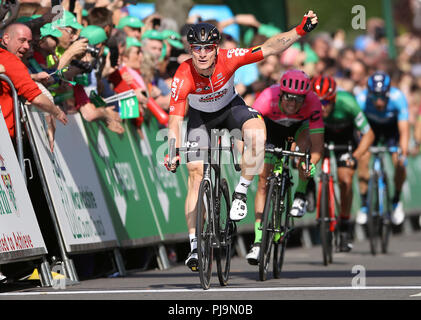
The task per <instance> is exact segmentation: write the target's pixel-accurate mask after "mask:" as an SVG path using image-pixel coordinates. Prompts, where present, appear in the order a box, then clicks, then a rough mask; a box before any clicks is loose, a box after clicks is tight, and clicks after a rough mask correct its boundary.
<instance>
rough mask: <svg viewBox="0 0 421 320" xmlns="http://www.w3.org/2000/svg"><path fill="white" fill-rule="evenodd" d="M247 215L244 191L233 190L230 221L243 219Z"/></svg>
mask: <svg viewBox="0 0 421 320" xmlns="http://www.w3.org/2000/svg"><path fill="white" fill-rule="evenodd" d="M246 216H247V196H246V195H245V194H244V193H238V192H234V194H233V195H232V204H231V210H230V219H231V220H232V221H236V222H237V221H240V220H243V219H244V218H245V217H246Z"/></svg>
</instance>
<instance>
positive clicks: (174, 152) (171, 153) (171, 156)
mask: <svg viewBox="0 0 421 320" xmlns="http://www.w3.org/2000/svg"><path fill="white" fill-rule="evenodd" d="M200 150H202V151H217V150H221V151H230V152H231V156H232V161H233V164H234V168H235V170H236V171H241V166H240V165H239V164H238V162H237V155H236V154H235V152H234V137H233V136H231V138H230V146H218V147H209V146H206V147H178V148H176V147H175V138H171V139H170V142H169V150H168V157H169V159H174V157H175V156H177V155H178V154H179V152H197V151H200ZM170 161H171V160H170Z"/></svg>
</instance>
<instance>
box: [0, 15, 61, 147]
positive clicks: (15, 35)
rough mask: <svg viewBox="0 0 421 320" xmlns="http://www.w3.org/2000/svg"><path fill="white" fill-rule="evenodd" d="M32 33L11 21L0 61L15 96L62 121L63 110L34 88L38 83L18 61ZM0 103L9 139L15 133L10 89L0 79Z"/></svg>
mask: <svg viewBox="0 0 421 320" xmlns="http://www.w3.org/2000/svg"><path fill="white" fill-rule="evenodd" d="M31 41H32V32H31V29H29V28H28V27H27V26H25V25H24V24H20V23H14V24H11V25H9V26H8V27H7V28H6V29H5V30H4V33H3V38H2V39H1V44H0V60H1V61H2V64H3V66H4V68H5V74H6V76H8V77H9V78H10V80H11V81H12V83H13V85H14V87H15V89H16V91H17V93H18V95H19V96H22V97H24V98H25V99H26V100H27V101H28V102H30V103H31V104H33V105H35V106H36V107H38V108H39V109H41V110H43V111H45V112H47V113H49V114H51V115H52V116H53V117H54V118H55V119H57V120H59V121H60V122H62V123H63V124H66V123H67V117H66V115H65V113H64V112H63V111H62V110H61V109H60V108H59V107H57V106H56V105H54V103H52V102H51V101H50V100H49V99H48V98H47V97H46V96H45V95H44V94H43V93H42V92H41V90H40V89H39V88H38V85H37V84H36V83H35V82H34V81H33V80H32V79H31V77H30V75H29V73H28V69H27V67H26V66H25V65H24V64H23V63H22V61H21V59H22V57H23V56H24V55H25V54H26V53H27V52H28V50H29V48H30V42H31ZM0 87H1V88H2V90H1V91H0V105H1V111H2V113H3V116H4V119H5V121H6V125H7V128H8V130H9V134H10V136H11V138H14V136H15V118H14V112H13V98H12V92H11V88H10V87H9V85H8V84H7V83H6V82H3V81H1V82H0ZM50 120H51V121H49V133H48V135H49V140H50V146H52V143H53V141H54V132H52V130H50V129H52V127H53V123H52V121H53V119H50Z"/></svg>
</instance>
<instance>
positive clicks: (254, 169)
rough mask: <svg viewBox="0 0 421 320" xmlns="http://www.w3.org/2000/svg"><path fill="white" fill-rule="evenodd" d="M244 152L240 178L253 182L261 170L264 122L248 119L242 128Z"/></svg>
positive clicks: (263, 151)
mask: <svg viewBox="0 0 421 320" xmlns="http://www.w3.org/2000/svg"><path fill="white" fill-rule="evenodd" d="M241 130H242V134H243V140H244V150H243V157H242V164H241V176H242V177H243V178H245V179H247V180H253V178H254V176H255V175H258V174H260V173H261V172H262V170H263V162H264V157H265V143H266V126H265V122H264V121H263V120H262V119H259V118H253V119H249V120H247V121H246V122H244V124H243V127H242V129H241Z"/></svg>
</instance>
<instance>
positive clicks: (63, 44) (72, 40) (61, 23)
mask: <svg viewBox="0 0 421 320" xmlns="http://www.w3.org/2000/svg"><path fill="white" fill-rule="evenodd" d="M52 27H53V28H56V29H58V30H60V31H61V33H62V35H61V37H59V38H58V39H59V43H58V46H57V49H56V54H55V55H51V56H49V58H48V66H49V67H51V66H54V65H56V67H57V69H62V68H64V67H66V66H67V65H69V63H70V62H71V61H72V60H73V58H74V57H75V56H78V55H81V54H83V53H85V52H86V49H87V45H88V40H87V39H79V40H77V39H78V33H79V30H81V29H82V25H81V24H79V23H78V22H77V20H76V17H75V16H74V15H73V14H72V13H71V12H69V11H67V10H65V11H64V12H63V16H62V18H61V19H58V20H56V21H54V22H53V23H52Z"/></svg>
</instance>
